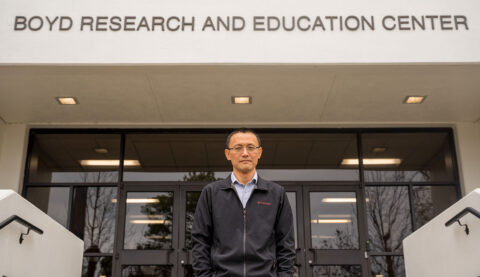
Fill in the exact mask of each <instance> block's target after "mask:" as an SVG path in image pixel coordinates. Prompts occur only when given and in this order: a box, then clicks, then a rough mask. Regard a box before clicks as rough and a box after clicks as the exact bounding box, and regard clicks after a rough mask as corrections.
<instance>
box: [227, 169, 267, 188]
mask: <svg viewBox="0 0 480 277" xmlns="http://www.w3.org/2000/svg"><path fill="white" fill-rule="evenodd" d="M231 174H232V173H230V174H228V176H227V178H225V179H224V180H223V181H222V183H221V185H220V189H223V190H225V189H235V186H234V185H233V183H232V176H230V175H231ZM254 188H255V189H259V190H265V191H267V190H268V189H267V184H266V181H265V180H263V179H262V178H261V177H260V176H258V179H257V183H256V184H255V187H254Z"/></svg>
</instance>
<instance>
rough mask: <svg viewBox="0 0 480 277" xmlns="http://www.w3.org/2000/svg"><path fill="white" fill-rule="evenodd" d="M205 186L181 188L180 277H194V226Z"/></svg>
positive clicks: (183, 186)
mask: <svg viewBox="0 0 480 277" xmlns="http://www.w3.org/2000/svg"><path fill="white" fill-rule="evenodd" d="M205 185H206V183H205V184H188V183H187V184H185V185H181V186H180V199H181V200H180V203H181V207H180V219H179V222H180V226H181V227H180V230H179V249H180V252H179V258H178V259H179V263H180V265H179V267H178V269H179V271H178V276H179V277H193V276H194V273H193V268H192V261H193V260H192V226H193V217H194V215H195V208H196V207H197V202H198V198H199V197H200V193H201V192H202V188H203V187H204V186H205Z"/></svg>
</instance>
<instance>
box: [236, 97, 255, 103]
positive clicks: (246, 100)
mask: <svg viewBox="0 0 480 277" xmlns="http://www.w3.org/2000/svg"><path fill="white" fill-rule="evenodd" d="M232 104H252V97H251V96H232Z"/></svg>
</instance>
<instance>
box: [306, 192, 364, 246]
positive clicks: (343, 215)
mask: <svg viewBox="0 0 480 277" xmlns="http://www.w3.org/2000/svg"><path fill="white" fill-rule="evenodd" d="M356 201H357V198H356V194H355V193H354V192H310V226H311V235H312V247H313V248H315V249H358V247H359V242H358V225H357V206H356V204H357V203H356Z"/></svg>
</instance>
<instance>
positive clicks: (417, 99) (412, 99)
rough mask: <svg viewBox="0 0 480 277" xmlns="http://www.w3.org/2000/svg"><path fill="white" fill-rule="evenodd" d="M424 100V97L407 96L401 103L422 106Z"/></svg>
mask: <svg viewBox="0 0 480 277" xmlns="http://www.w3.org/2000/svg"><path fill="white" fill-rule="evenodd" d="M425 98H426V96H407V97H406V98H405V101H403V103H404V104H422V103H423V101H424V100H425Z"/></svg>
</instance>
